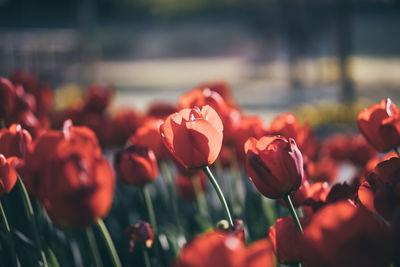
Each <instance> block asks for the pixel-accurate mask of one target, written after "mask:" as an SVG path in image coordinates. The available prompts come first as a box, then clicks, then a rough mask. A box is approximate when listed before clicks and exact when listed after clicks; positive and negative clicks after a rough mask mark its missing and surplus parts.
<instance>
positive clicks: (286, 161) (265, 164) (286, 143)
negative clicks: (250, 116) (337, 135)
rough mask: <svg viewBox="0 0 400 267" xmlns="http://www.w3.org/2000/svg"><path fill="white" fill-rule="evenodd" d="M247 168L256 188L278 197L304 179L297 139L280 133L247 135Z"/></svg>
mask: <svg viewBox="0 0 400 267" xmlns="http://www.w3.org/2000/svg"><path fill="white" fill-rule="evenodd" d="M245 151H246V154H247V160H246V171H247V174H248V175H249V178H250V179H251V180H252V181H253V183H254V185H255V186H256V188H257V189H258V191H259V192H260V193H261V194H263V195H264V196H266V197H268V198H272V199H279V198H281V197H283V196H284V195H286V194H290V193H291V192H293V191H295V190H297V189H298V188H299V187H300V186H301V183H302V178H303V157H302V155H301V152H300V150H299V149H298V148H297V146H296V142H295V141H294V140H293V139H291V138H289V139H286V138H285V137H282V136H264V137H261V138H260V140H257V139H255V138H252V137H251V138H249V140H247V142H246V144H245Z"/></svg>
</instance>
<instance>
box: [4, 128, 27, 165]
mask: <svg viewBox="0 0 400 267" xmlns="http://www.w3.org/2000/svg"><path fill="white" fill-rule="evenodd" d="M31 142H32V137H31V135H30V134H29V133H28V131H27V130H25V129H22V127H21V125H19V124H13V125H11V126H10V128H8V129H1V130H0V153H2V154H3V155H4V156H6V157H18V158H22V157H23V156H24V155H25V152H26V151H27V150H28V146H30V145H31Z"/></svg>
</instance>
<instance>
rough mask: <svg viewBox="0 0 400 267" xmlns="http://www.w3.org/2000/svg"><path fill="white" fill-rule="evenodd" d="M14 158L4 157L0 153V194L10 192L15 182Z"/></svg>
mask: <svg viewBox="0 0 400 267" xmlns="http://www.w3.org/2000/svg"><path fill="white" fill-rule="evenodd" d="M15 160H16V158H14V157H11V158H6V157H5V156H4V155H3V154H0V196H2V195H4V194H6V193H10V191H11V189H13V187H14V185H15V183H16V182H17V172H16V170H15V168H14V166H15Z"/></svg>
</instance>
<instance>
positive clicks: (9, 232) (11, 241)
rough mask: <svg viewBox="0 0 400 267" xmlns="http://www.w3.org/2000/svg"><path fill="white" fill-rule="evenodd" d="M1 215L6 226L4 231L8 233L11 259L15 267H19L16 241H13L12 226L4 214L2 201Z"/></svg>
mask: <svg viewBox="0 0 400 267" xmlns="http://www.w3.org/2000/svg"><path fill="white" fill-rule="evenodd" d="M0 213H1V222H2V224H3V226H4V229H5V231H6V233H7V238H8V245H9V247H10V254H11V257H12V260H11V261H12V264H13V266H15V267H17V266H18V263H17V254H16V252H15V244H14V240H13V239H12V236H11V230H10V225H9V224H8V220H7V216H6V214H5V212H4V209H3V204H2V203H1V201H0Z"/></svg>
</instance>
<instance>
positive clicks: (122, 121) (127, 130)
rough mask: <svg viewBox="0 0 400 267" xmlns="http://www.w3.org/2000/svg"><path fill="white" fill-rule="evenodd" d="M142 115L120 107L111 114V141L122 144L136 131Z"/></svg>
mask: <svg viewBox="0 0 400 267" xmlns="http://www.w3.org/2000/svg"><path fill="white" fill-rule="evenodd" d="M141 123H142V117H141V115H139V114H138V113H137V112H136V111H135V110H133V109H121V110H118V111H117V112H115V113H114V114H113V116H112V129H113V131H112V132H113V136H112V139H113V143H114V144H120V145H123V144H124V143H125V142H126V140H127V139H128V138H129V137H130V136H131V135H132V134H134V133H135V132H136V130H137V128H138V127H139V126H140V125H141Z"/></svg>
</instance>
